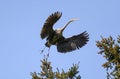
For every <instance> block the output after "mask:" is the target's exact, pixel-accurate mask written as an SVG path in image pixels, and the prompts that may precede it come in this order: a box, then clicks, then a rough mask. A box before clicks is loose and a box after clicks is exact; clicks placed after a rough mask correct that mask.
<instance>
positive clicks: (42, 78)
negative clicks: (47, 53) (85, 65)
mask: <svg viewBox="0 0 120 79" xmlns="http://www.w3.org/2000/svg"><path fill="white" fill-rule="evenodd" d="M41 63H42V64H41V66H40V67H41V69H42V70H41V71H40V73H36V72H34V73H31V76H32V79H81V77H80V75H77V74H78V73H79V71H78V68H79V66H78V64H73V66H72V67H71V68H70V69H69V70H68V71H67V72H65V71H64V70H62V72H60V71H59V69H58V68H57V71H55V72H54V71H53V69H52V66H51V62H49V61H48V57H47V58H44V59H43V60H41Z"/></svg>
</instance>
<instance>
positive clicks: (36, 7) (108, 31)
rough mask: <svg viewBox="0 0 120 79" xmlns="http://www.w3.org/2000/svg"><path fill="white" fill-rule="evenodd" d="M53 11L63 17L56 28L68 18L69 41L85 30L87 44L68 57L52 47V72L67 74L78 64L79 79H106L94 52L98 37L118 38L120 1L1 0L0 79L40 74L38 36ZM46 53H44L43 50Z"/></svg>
mask: <svg viewBox="0 0 120 79" xmlns="http://www.w3.org/2000/svg"><path fill="white" fill-rule="evenodd" d="M55 11H61V12H62V13H63V16H62V18H61V19H60V20H59V21H58V22H57V23H56V25H55V28H58V27H62V26H63V25H64V24H65V23H66V22H67V21H68V20H69V19H71V18H80V20H78V21H75V22H73V23H71V24H70V25H69V26H68V27H67V28H66V29H65V31H64V36H66V37H70V36H72V35H75V34H79V33H81V32H83V31H85V30H87V32H88V33H89V35H90V41H89V42H88V44H87V45H86V46H84V47H83V48H81V49H80V50H76V51H73V52H70V53H67V54H61V53H58V52H57V50H56V47H55V46H52V47H51V50H50V52H51V53H50V58H49V60H50V61H51V62H52V66H53V67H54V70H56V68H57V67H58V68H60V69H62V68H63V69H65V70H67V69H68V68H69V67H71V66H72V64H73V63H77V62H79V61H80V68H79V70H80V75H81V76H82V79H105V78H106V73H105V69H104V68H102V66H101V65H102V64H103V63H104V62H105V60H104V59H103V57H102V56H101V55H98V54H97V52H98V51H99V49H98V48H97V47H96V45H95V44H96V43H95V41H96V40H100V35H102V36H103V37H109V36H110V35H111V36H113V37H114V38H116V37H117V36H118V35H119V34H120V0H0V78H1V79H31V76H30V72H34V71H35V72H39V70H40V59H42V58H43V54H42V55H40V50H41V49H42V48H43V47H44V43H45V40H41V39H40V36H39V33H40V30H41V28H42V26H43V24H44V21H45V20H46V18H47V17H48V16H49V15H50V14H51V13H53V12H55ZM46 52H47V49H46Z"/></svg>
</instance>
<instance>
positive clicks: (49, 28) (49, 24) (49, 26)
mask: <svg viewBox="0 0 120 79" xmlns="http://www.w3.org/2000/svg"><path fill="white" fill-rule="evenodd" d="M61 16H62V13H61V12H55V13H53V14H51V15H50V16H49V17H48V18H47V20H46V21H45V23H44V25H43V28H42V30H41V34H40V36H41V38H42V39H44V38H46V37H47V36H48V35H49V34H50V33H52V32H53V31H54V30H53V25H54V24H55V23H56V22H57V21H58V20H59V19H60V17H61Z"/></svg>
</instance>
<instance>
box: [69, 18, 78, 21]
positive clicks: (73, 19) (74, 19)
mask: <svg viewBox="0 0 120 79" xmlns="http://www.w3.org/2000/svg"><path fill="white" fill-rule="evenodd" d="M76 20H79V18H72V19H71V21H76Z"/></svg>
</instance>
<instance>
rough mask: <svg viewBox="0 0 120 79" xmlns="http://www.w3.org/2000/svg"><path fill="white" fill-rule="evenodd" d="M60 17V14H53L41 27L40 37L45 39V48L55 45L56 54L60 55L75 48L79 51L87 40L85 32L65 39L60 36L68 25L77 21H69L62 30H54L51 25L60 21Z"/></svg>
mask: <svg viewBox="0 0 120 79" xmlns="http://www.w3.org/2000/svg"><path fill="white" fill-rule="evenodd" d="M61 16H62V13H60V12H55V13H54V14H52V15H50V16H49V17H48V18H47V20H46V22H45V24H44V25H43V28H42V30H41V33H40V36H41V38H42V39H44V38H47V39H46V41H47V42H46V44H45V45H46V46H47V47H50V46H51V45H56V46H57V50H58V52H61V53H66V52H70V51H73V50H76V48H77V49H79V48H81V47H82V46H84V45H85V44H86V43H87V41H88V39H89V37H88V34H87V32H86V31H85V32H83V33H81V34H78V35H74V36H72V37H70V38H65V37H64V36H63V34H62V33H63V31H64V29H65V28H66V27H67V26H68V24H70V23H71V22H73V21H75V20H77V19H71V20H70V21H68V22H67V24H66V25H65V26H64V27H62V28H59V29H56V30H54V29H53V25H54V24H55V23H56V22H57V21H58V20H59V19H60V17H61Z"/></svg>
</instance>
